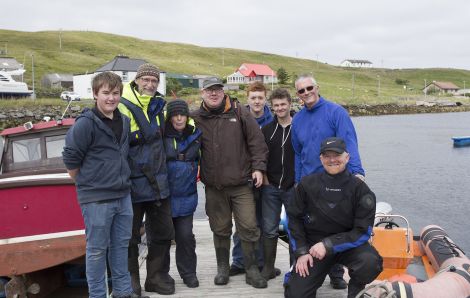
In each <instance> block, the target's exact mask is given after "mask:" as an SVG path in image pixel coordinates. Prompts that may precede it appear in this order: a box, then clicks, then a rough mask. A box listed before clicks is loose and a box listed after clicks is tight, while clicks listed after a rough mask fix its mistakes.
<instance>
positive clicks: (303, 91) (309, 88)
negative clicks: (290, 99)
mask: <svg viewBox="0 0 470 298" xmlns="http://www.w3.org/2000/svg"><path fill="white" fill-rule="evenodd" d="M313 88H315V86H308V87H306V88H302V89H300V90H297V93H299V94H304V93H305V91H309V92H310V91H312V90H313Z"/></svg>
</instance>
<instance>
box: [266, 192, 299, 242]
mask: <svg viewBox="0 0 470 298" xmlns="http://www.w3.org/2000/svg"><path fill="white" fill-rule="evenodd" d="M261 197H262V207H261V210H262V213H263V224H262V226H263V236H264V237H266V238H276V237H279V232H278V231H279V221H280V220H281V210H282V204H284V207H286V206H287V204H289V202H291V201H292V200H293V199H294V187H291V188H289V189H288V190H283V189H281V188H278V187H275V186H274V185H271V184H269V185H264V186H263V188H262V189H261Z"/></svg>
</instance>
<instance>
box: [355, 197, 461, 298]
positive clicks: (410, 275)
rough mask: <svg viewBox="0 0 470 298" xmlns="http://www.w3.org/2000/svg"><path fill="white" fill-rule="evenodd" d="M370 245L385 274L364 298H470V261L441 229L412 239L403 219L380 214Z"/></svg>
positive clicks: (429, 228)
mask: <svg viewBox="0 0 470 298" xmlns="http://www.w3.org/2000/svg"><path fill="white" fill-rule="evenodd" d="M387 205H388V204H387ZM379 207H380V206H379V204H378V209H379ZM390 211H391V208H390ZM397 219H401V220H402V221H403V222H404V223H405V226H404V227H400V226H399V224H398V223H397V222H398V220H397ZM381 225H385V226H383V227H382V226H381ZM370 242H371V244H372V245H373V246H374V247H375V248H376V249H377V251H378V252H379V254H380V255H381V256H382V258H383V267H384V270H383V271H382V273H381V274H380V275H379V276H378V277H377V280H376V281H375V282H374V283H372V284H371V285H370V286H369V287H368V288H366V290H365V291H364V293H367V295H368V296H365V297H395V298H400V297H401V298H405V297H406V298H410V297H414V298H428V297H434V298H447V297H453V298H459V297H462V298H467V297H469V296H470V260H469V259H468V258H467V256H466V255H465V253H464V252H463V251H462V250H461V249H460V248H459V247H458V246H457V245H456V244H455V243H454V242H453V241H452V240H451V239H450V238H449V236H448V235H447V233H446V232H445V231H444V230H443V229H442V228H441V227H439V226H436V225H430V226H427V227H424V228H423V229H422V231H421V233H420V236H413V232H412V230H411V228H410V227H409V223H408V221H407V219H406V218H404V217H403V216H400V215H391V214H377V216H376V226H375V227H374V229H373V234H372V237H371V239H370Z"/></svg>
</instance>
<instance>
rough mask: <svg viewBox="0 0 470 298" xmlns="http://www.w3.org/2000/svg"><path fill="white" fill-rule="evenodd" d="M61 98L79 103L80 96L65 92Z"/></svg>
mask: <svg viewBox="0 0 470 298" xmlns="http://www.w3.org/2000/svg"><path fill="white" fill-rule="evenodd" d="M60 98H61V99H62V100H66V101H70V100H74V101H79V100H80V95H78V94H77V93H75V92H73V91H64V92H62V93H61V94H60Z"/></svg>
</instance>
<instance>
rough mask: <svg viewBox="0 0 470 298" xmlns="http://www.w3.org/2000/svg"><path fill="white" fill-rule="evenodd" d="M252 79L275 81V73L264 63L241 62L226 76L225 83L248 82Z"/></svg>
mask: <svg viewBox="0 0 470 298" xmlns="http://www.w3.org/2000/svg"><path fill="white" fill-rule="evenodd" d="M253 81H261V82H263V83H264V84H271V83H277V74H276V72H275V71H274V70H272V69H271V67H269V66H268V65H266V64H251V63H243V64H242V65H240V67H239V68H238V69H237V70H236V71H235V72H234V73H233V74H231V75H229V76H227V84H248V83H250V82H253Z"/></svg>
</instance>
